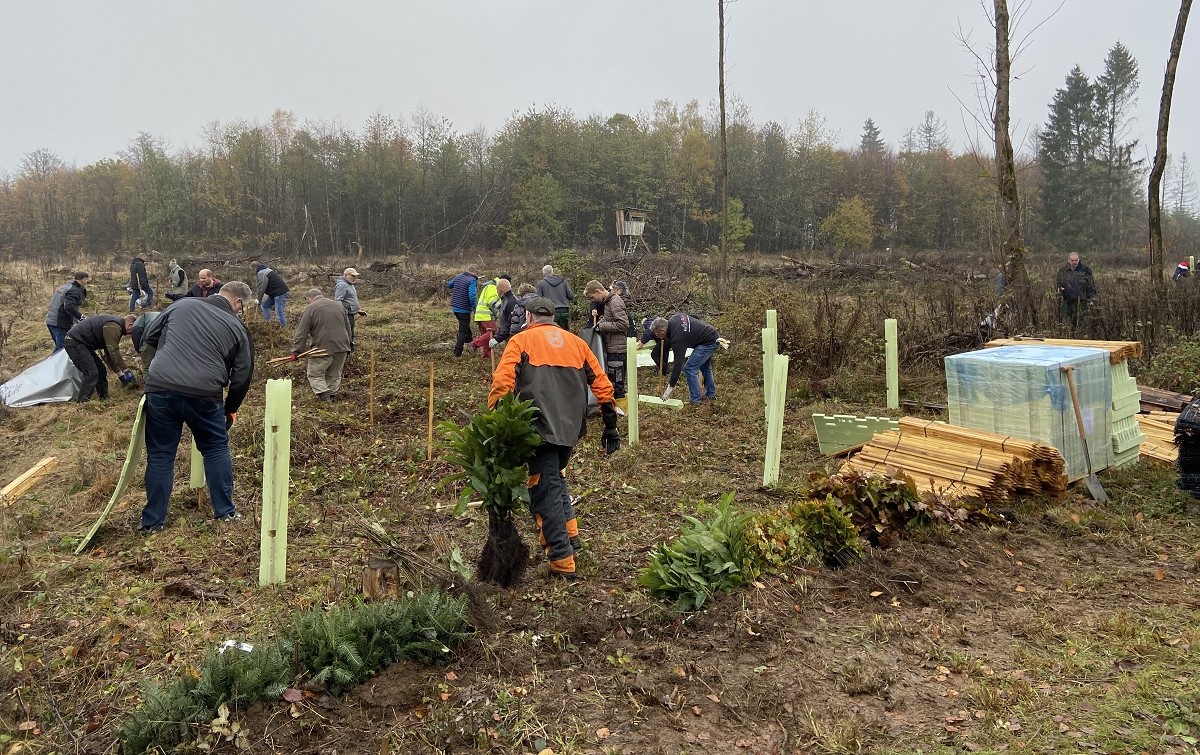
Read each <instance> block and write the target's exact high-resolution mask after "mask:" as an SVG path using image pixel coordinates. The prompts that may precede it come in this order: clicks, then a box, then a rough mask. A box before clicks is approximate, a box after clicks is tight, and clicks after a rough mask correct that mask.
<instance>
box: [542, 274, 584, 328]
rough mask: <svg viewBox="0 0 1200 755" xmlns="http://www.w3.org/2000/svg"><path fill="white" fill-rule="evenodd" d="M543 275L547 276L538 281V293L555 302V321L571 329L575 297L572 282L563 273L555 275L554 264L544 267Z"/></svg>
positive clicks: (562, 326) (559, 325) (561, 326)
mask: <svg viewBox="0 0 1200 755" xmlns="http://www.w3.org/2000/svg"><path fill="white" fill-rule="evenodd" d="M542 275H543V276H545V277H543V278H542V279H541V280H540V281H538V284H537V295H538V296H544V297H546V298H547V299H549V300H550V301H551V302H553V303H554V323H555V324H556V325H558V327H560V328H562V329H563V330H570V327H571V300H572V299H574V298H575V292H574V291H572V290H571V284H570V283H567V279H566V278H564V277H562V276H561V275H555V274H554V267H553V266H552V265H546V266H545V267H543V268H542Z"/></svg>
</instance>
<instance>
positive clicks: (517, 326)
mask: <svg viewBox="0 0 1200 755" xmlns="http://www.w3.org/2000/svg"><path fill="white" fill-rule="evenodd" d="M532 298H533V295H532V294H526V295H525V296H522V297H521V298H520V299H517V303H516V304H514V305H513V310H512V314H511V315H509V316H508V334H509V335H510V336H515V335H516V334H517V333H520V332H521V331H522V330H524V329H525V304H526V303H528V302H529V300H530V299H532Z"/></svg>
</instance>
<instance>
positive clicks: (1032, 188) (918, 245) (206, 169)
mask: <svg viewBox="0 0 1200 755" xmlns="http://www.w3.org/2000/svg"><path fill="white" fill-rule="evenodd" d="M1137 84H1138V66H1137V62H1136V61H1135V60H1134V59H1133V58H1132V56H1131V55H1130V53H1129V51H1128V50H1127V49H1126V48H1125V47H1123V46H1122V45H1120V44H1117V45H1115V46H1114V47H1113V48H1112V49H1111V50H1110V51H1109V54H1108V56H1107V57H1106V59H1105V61H1104V66H1103V72H1102V73H1101V74H1100V75H1098V76H1095V77H1094V78H1089V77H1088V75H1087V74H1086V73H1084V71H1083V70H1082V69H1081V68H1079V67H1076V68H1075V69H1073V70H1072V71H1071V72H1070V73H1069V74H1068V75H1067V77H1066V79H1065V82H1064V86H1063V87H1062V88H1061V89H1059V90H1058V91H1057V92H1056V93H1055V95H1054V99H1053V101H1052V102H1051V103H1050V105H1049V113H1048V118H1047V121H1046V122H1045V123H1044V124H1042V125H1041V126H1039V127H1038V128H1036V129H1035V130H1034V133H1033V136H1032V139H1031V140H1030V141H1031V146H1030V148H1028V149H1026V150H1025V151H1024V153H1023V156H1022V157H1020V158H1019V165H1018V169H1019V183H1020V189H1021V196H1022V206H1023V221H1022V222H1023V232H1024V234H1025V239H1026V242H1027V243H1028V244H1029V246H1030V247H1031V248H1032V249H1034V250H1035V251H1051V252H1053V251H1065V250H1068V249H1070V250H1075V251H1080V252H1084V253H1089V252H1095V251H1111V252H1118V253H1121V252H1128V253H1130V254H1135V253H1138V252H1140V251H1143V250H1144V249H1145V248H1146V241H1147V231H1146V200H1145V190H1144V181H1145V174H1146V166H1145V165H1144V164H1143V161H1141V160H1139V159H1137V158H1136V157H1135V156H1136V155H1137V154H1139V150H1140V145H1139V144H1138V142H1137V141H1136V140H1134V139H1131V138H1130V136H1129V133H1130V131H1131V116H1130V112H1131V109H1132V105H1133V102H1134V100H1133V97H1134V93H1135V92H1136V90H1137ZM988 117H990V115H989V116H988ZM727 134H728V143H729V160H730V177H729V178H730V187H729V191H730V196H731V198H732V200H731V211H730V233H729V242H730V248H731V251H734V252H736V251H738V250H740V249H742V248H749V249H754V250H757V251H761V252H783V251H788V250H828V251H832V252H840V251H846V250H853V251H859V250H868V249H883V248H891V249H900V250H905V249H911V250H925V249H940V250H965V249H969V250H972V251H974V252H976V253H977V254H978V255H980V256H989V255H990V254H991V250H992V249H993V246H994V244H993V239H994V237H995V232H996V231H995V229H996V215H997V211H996V190H995V182H994V177H993V175H992V173H993V169H992V158H991V145H990V144H986V145H974V146H972V147H970V148H968V149H965V150H962V151H956V150H954V149H952V146H951V142H950V140H949V138H948V136H947V126H946V123H945V121H944V120H942V119H941V118H939V117H938V115H937V114H935V113H933V112H927V113H926V114H925V117H924V119H923V120H922V121H921V122H920V123H918V124H916V125H914V126H913V127H912V128H911V129H909V130H908V131H906V132H905V133H904V134H902V135H900V136H899V138H898V139H896V142H895V144H894V145H893V144H892V143H890V142H889V141H888V139H887V138H885V135H884V134H882V133H881V132H880V131H879V129H878V128H877V127H876V126H875V124H874V122H873V120H871V119H867V121H866V122H865V124H864V125H863V128H862V132H861V135H860V138H859V140H858V144H857V145H855V146H854V147H852V148H845V147H840V146H839V135H838V134H837V133H835V132H833V131H831V130H830V129H829V128H828V127H827V125H826V123H825V121H824V119H823V118H822V117H821V116H820V114H819V113H817V112H815V111H810V112H809V114H808V115H807V116H806V117H805V118H804V119H803V120H802V121H801V122H800V123H799V124H798V125H796V126H794V127H791V128H786V127H784V126H783V125H781V124H779V123H776V122H766V123H758V122H756V121H755V120H754V117H753V115H752V113H751V112H750V110H749V108H748V107H746V106H745V105H744V104H742V103H739V102H737V101H736V100H734V101H733V103H732V107H731V108H730V112H729V122H728V126H727ZM718 155H719V131H718V128H717V124H716V119H715V117H713V115H712V114H711V113H705V112H703V111H702V109H701V106H700V104H699V103H698V102H696V101H692V102H689V103H686V104H678V103H674V102H670V101H667V100H662V101H659V102H657V103H655V105H654V107H653V109H652V110H651V111H650V112H649V113H639V114H637V115H635V116H630V115H626V114H622V113H618V114H615V115H611V116H601V115H591V116H587V117H581V116H578V115H576V114H574V113H572V112H570V111H567V110H564V109H561V108H558V107H554V106H548V107H544V108H538V109H531V110H529V111H527V112H524V113H520V114H515V115H514V116H513V117H511V118H510V119H509V120H508V121H507V122H506V123H505V124H504V125H503V127H502V128H500V129H499V130H498V131H496V132H494V133H489V132H488V131H487V130H485V129H483V128H482V127H481V128H477V129H475V130H472V131H467V132H461V131H458V130H456V129H455V128H454V126H453V124H451V123H450V122H449V121H447V120H446V119H445V118H442V117H439V116H438V115H436V114H434V113H431V112H428V111H426V110H423V109H419V110H417V111H416V112H415V113H412V114H411V115H408V116H402V117H393V116H390V115H385V114H382V113H379V114H376V115H374V116H373V117H371V118H370V119H369V120H368V121H367V123H366V124H364V125H363V126H362V127H361V128H358V129H352V128H349V127H346V126H343V125H341V124H336V123H313V122H305V123H301V122H300V121H299V119H298V118H297V117H296V116H295V115H294V114H292V113H290V112H286V111H282V110H277V111H276V112H275V113H274V114H273V115H272V117H271V119H270V120H269V121H268V122H266V123H262V122H254V121H239V122H234V123H216V122H214V123H210V124H208V125H207V126H206V127H205V128H204V131H203V143H202V146H199V147H195V148H189V149H173V148H172V147H171V146H170V145H168V144H166V143H164V142H163V141H162V140H160V139H158V138H156V137H154V136H151V135H149V134H145V133H142V134H139V135H137V136H136V137H135V138H134V139H133V140H132V142H131V143H130V145H129V147H128V149H126V150H125V151H124V152H123V153H121V154H120V155H119V156H118V157H116V158H113V159H106V160H101V161H98V162H95V163H92V164H90V165H86V166H83V167H78V166H74V165H69V164H67V163H65V162H64V161H63V160H61V159H60V158H59V157H57V156H56V155H54V154H53V153H51V152H49V151H46V150H36V151H34V152H31V153H29V154H28V155H27V156H26V158H25V160H24V161H23V163H22V165H21V166H20V168H19V170H18V172H17V173H16V174H15V175H9V176H4V177H0V252H3V253H4V254H6V255H7V256H9V257H24V258H28V257H38V256H45V255H49V256H57V255H60V254H63V253H80V252H87V253H106V252H115V251H126V252H129V251H136V250H148V249H158V250H163V251H165V252H167V253H170V254H174V253H185V252H189V251H200V250H207V251H213V250H227V249H230V250H240V251H246V252H252V253H262V254H269V255H270V256H272V257H283V258H287V257H294V256H308V255H329V254H334V255H344V254H350V255H357V254H361V253H369V254H372V255H389V254H439V253H446V252H450V251H454V250H461V249H472V248H483V249H496V248H505V249H510V250H533V251H542V250H549V249H558V248H564V247H573V246H591V247H615V244H616V239H615V235H614V229H613V210H614V209H615V208H617V207H622V206H632V207H638V208H642V209H646V210H648V211H649V212H650V223H649V224H648V226H647V231H646V234H647V235H646V239H647V241H648V243H649V245H650V247H651V248H652V249H654V250H656V251H666V252H670V251H679V250H700V251H703V250H706V249H708V248H710V247H712V246H713V245H715V244H716V243H717V240H718V236H719V229H720V196H719V192H718V191H717V190H716V187H717V185H718V183H717V182H718V178H719V165H718ZM1165 197H1166V201H1165V206H1164V210H1165V213H1164V214H1165V217H1166V229H1165V230H1166V233H1167V237H1168V244H1170V246H1169V247H1168V259H1169V258H1170V256H1172V255H1186V254H1195V253H1196V252H1197V251H1200V219H1198V215H1197V210H1198V208H1197V194H1196V181H1195V175H1194V172H1193V169H1192V168H1191V165H1190V163H1189V161H1188V157H1187V155H1186V154H1185V155H1181V156H1180V157H1179V158H1178V159H1173V160H1172V165H1171V169H1170V170H1169V172H1168V175H1167V178H1166V181H1165Z"/></svg>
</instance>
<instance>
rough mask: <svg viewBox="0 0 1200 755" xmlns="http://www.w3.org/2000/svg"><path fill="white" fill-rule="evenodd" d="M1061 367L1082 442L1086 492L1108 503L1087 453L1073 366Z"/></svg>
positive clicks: (1090, 456) (1097, 500) (1101, 501)
mask: <svg viewBox="0 0 1200 755" xmlns="http://www.w3.org/2000/svg"><path fill="white" fill-rule="evenodd" d="M1061 369H1062V371H1063V372H1065V373H1067V387H1068V388H1070V389H1071V405H1072V406H1074V407H1075V424H1076V425H1077V426H1078V427H1079V442H1080V443H1082V444H1083V460H1084V461H1085V462H1087V471H1088V473H1087V477H1085V478H1083V481H1084V483H1086V484H1087V489H1088V492H1089V493H1091V494H1092V498H1094V499H1095V500H1096V503H1108V493H1105V492H1104V486H1103V485H1101V484H1100V480H1098V479H1097V478H1096V473H1095V472H1093V471H1092V455H1091V454H1090V453H1088V444H1087V435H1086V434H1085V433H1084V431H1083V412H1081V411H1080V410H1079V394H1078V393H1076V392H1075V366H1074V365H1067V366H1065V367H1062V368H1061Z"/></svg>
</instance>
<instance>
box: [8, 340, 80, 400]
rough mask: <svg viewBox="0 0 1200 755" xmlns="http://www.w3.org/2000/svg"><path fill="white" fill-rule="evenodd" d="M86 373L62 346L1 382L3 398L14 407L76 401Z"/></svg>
mask: <svg viewBox="0 0 1200 755" xmlns="http://www.w3.org/2000/svg"><path fill="white" fill-rule="evenodd" d="M81 382H83V376H82V375H80V374H79V370H78V369H76V367H75V365H74V364H73V363H72V362H71V359H70V357H68V356H67V352H66V350H65V349H59V350H58V351H56V352H54V353H53V354H51V355H50V356H48V357H46V358H45V359H43V360H42V361H40V362H38V363H37V364H35V365H34V366H32V367H30V368H29V369H27V370H25V371H24V372H22V373H21V374H20V375H17V376H16V377H14V378H13V379H12V380H9V381H8V382H7V383H4V384H3V385H0V401H3V402H4V405H5V406H7V407H11V408H13V409H19V408H21V407H25V406H37V405H38V404H58V403H62V402H65V401H74V400H75V397H76V396H78V395H79V385H80V383H81Z"/></svg>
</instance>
